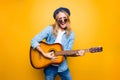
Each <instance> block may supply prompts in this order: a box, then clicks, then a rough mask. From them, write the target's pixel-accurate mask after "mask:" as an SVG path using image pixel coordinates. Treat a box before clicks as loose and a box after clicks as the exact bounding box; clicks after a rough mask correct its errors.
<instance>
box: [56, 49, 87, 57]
mask: <svg viewBox="0 0 120 80" xmlns="http://www.w3.org/2000/svg"><path fill="white" fill-rule="evenodd" d="M82 50H84V51H85V52H89V49H82ZM78 51H79V50H65V51H57V52H55V53H56V54H55V55H56V56H62V55H67V56H70V55H74V54H76V53H78Z"/></svg>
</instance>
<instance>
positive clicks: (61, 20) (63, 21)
mask: <svg viewBox="0 0 120 80" xmlns="http://www.w3.org/2000/svg"><path fill="white" fill-rule="evenodd" d="M67 21H68V19H66V18H65V19H58V20H57V22H58V23H59V24H62V23H66V22H67Z"/></svg>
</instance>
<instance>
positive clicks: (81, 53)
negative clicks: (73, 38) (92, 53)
mask: <svg viewBox="0 0 120 80" xmlns="http://www.w3.org/2000/svg"><path fill="white" fill-rule="evenodd" d="M84 53H85V51H84V50H80V51H78V53H77V54H76V55H79V56H83V55H84Z"/></svg>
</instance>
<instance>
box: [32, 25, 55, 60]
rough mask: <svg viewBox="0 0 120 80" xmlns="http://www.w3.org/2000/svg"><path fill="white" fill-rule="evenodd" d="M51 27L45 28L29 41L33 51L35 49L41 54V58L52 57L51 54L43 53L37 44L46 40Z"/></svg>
mask: <svg viewBox="0 0 120 80" xmlns="http://www.w3.org/2000/svg"><path fill="white" fill-rule="evenodd" d="M51 29H52V27H47V28H45V29H44V30H43V31H42V32H40V33H39V34H37V35H36V36H35V37H34V38H33V39H32V40H31V46H32V48H33V49H36V50H37V51H38V52H40V53H42V55H43V56H45V57H47V58H52V57H53V56H54V54H53V52H50V53H45V52H44V51H43V50H42V48H41V47H40V44H39V42H41V41H42V40H44V39H46V38H47V37H48V35H49V33H50V32H51Z"/></svg>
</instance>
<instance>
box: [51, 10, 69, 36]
mask: <svg viewBox="0 0 120 80" xmlns="http://www.w3.org/2000/svg"><path fill="white" fill-rule="evenodd" d="M60 12H63V13H65V15H66V16H67V19H68V21H67V22H66V23H67V27H66V28H65V30H66V36H67V37H69V35H70V32H71V27H70V18H69V15H68V14H67V13H66V12H65V11H60ZM52 26H53V35H54V36H55V37H56V36H57V33H58V28H59V27H60V25H59V24H58V22H57V16H56V17H55V22H54V24H52Z"/></svg>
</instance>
